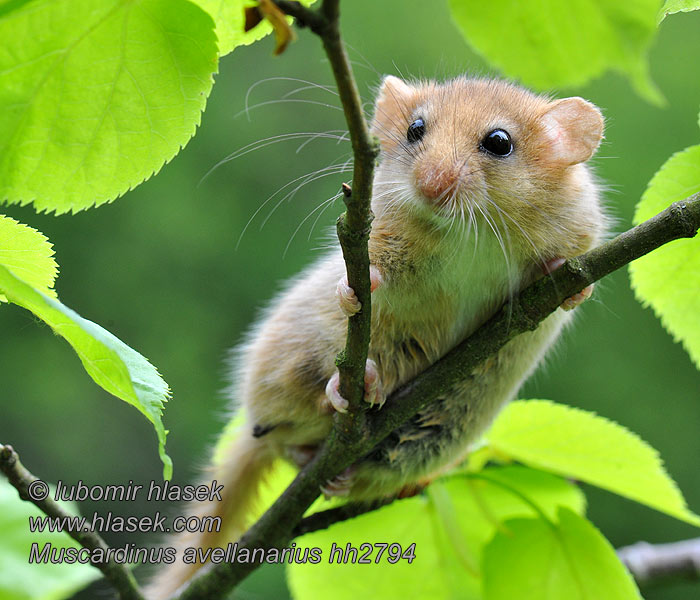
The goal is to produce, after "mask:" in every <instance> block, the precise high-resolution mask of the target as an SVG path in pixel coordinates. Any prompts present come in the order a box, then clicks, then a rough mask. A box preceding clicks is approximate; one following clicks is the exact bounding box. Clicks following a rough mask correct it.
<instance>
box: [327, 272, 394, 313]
mask: <svg viewBox="0 0 700 600" xmlns="http://www.w3.org/2000/svg"><path fill="white" fill-rule="evenodd" d="M369 281H370V290H371V291H374V290H376V289H377V288H378V287H379V285H380V284H381V283H382V276H381V273H380V272H379V269H377V267H375V266H374V265H370V267H369ZM335 294H336V296H337V297H338V304H339V305H340V310H342V311H343V314H344V315H345V316H346V317H352V316H353V315H356V314H357V313H358V312H360V309H361V308H362V303H361V302H360V301H359V300H358V299H357V296H356V295H355V290H353V289H352V288H351V287H350V285H349V284H348V276H347V275H343V276H342V277H341V278H340V281H338V285H337V286H336V288H335Z"/></svg>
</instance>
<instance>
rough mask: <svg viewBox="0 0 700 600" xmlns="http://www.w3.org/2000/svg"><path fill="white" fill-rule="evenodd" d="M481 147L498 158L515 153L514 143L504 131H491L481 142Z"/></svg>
mask: <svg viewBox="0 0 700 600" xmlns="http://www.w3.org/2000/svg"><path fill="white" fill-rule="evenodd" d="M481 147H482V148H483V149H484V150H486V151H487V152H490V153H491V154H495V155H496V156H508V155H509V154H510V153H511V152H512V151H513V142H512V141H511V140H510V136H509V135H508V132H507V131H505V130H503V129H494V130H493V131H489V132H488V133H487V134H486V135H485V136H484V139H483V140H481Z"/></svg>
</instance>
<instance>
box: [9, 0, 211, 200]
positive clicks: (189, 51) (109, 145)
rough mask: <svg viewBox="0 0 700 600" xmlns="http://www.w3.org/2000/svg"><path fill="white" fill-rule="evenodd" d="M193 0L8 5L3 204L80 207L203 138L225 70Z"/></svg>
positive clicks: (124, 187)
mask: <svg viewBox="0 0 700 600" xmlns="http://www.w3.org/2000/svg"><path fill="white" fill-rule="evenodd" d="M213 28H214V23H213V22H212V20H211V18H210V17H209V15H208V14H206V13H205V12H204V11H203V10H201V9H200V8H199V7H197V6H195V5H193V4H192V3H190V2H187V1H186V0H99V1H96V0H33V1H31V2H10V3H6V4H5V5H4V10H2V11H0V39H2V40H3V43H2V46H1V47H0V201H2V200H6V201H8V202H19V203H22V204H26V203H28V202H34V205H35V207H36V208H37V210H49V211H51V210H55V211H56V213H64V212H67V211H73V212H75V211H79V210H82V209H85V208H88V207H90V206H94V205H99V204H102V203H104V202H109V201H111V200H113V199H114V198H116V197H117V196H119V195H121V194H123V193H125V192H126V191H128V190H129V189H131V188H132V187H134V186H136V185H138V184H139V183H141V182H142V181H143V180H145V179H147V178H149V177H150V176H151V175H153V174H154V173H155V172H157V171H158V170H159V169H160V168H161V167H162V166H163V164H164V163H165V162H167V161H169V160H170V159H172V158H173V157H174V156H175V155H176V154H177V153H178V152H179V150H180V148H181V147H182V146H184V145H185V144H186V143H187V141H188V140H189V139H190V138H191V137H192V136H193V135H194V132H195V129H196V127H197V125H198V124H199V121H200V114H201V112H202V110H203V109H204V106H205V103H206V99H207V96H208V95H209V92H210V91H211V86H212V83H213V79H212V74H213V73H214V72H215V71H216V69H217V49H216V38H215V35H214V31H213Z"/></svg>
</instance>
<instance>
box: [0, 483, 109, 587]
mask: <svg viewBox="0 0 700 600" xmlns="http://www.w3.org/2000/svg"><path fill="white" fill-rule="evenodd" d="M60 504H61V506H63V507H64V508H65V509H66V510H68V511H69V512H70V513H71V514H77V512H76V509H75V507H74V506H73V505H72V504H70V503H66V502H61V503H60ZM38 516H42V513H41V511H40V510H39V509H38V508H36V507H35V506H34V505H33V504H31V503H29V502H23V501H22V500H20V498H19V495H18V494H17V490H16V489H15V488H13V487H12V486H11V485H10V484H9V483H8V482H7V481H6V480H5V479H4V478H0V531H2V544H0V564H2V568H1V569H0V598H2V599H3V600H61V599H63V598H72V597H73V595H74V594H75V593H76V592H77V591H78V590H80V589H82V588H84V587H85V586H86V585H88V584H89V583H90V582H91V581H94V580H96V579H99V578H100V577H101V574H100V572H99V571H98V570H97V569H95V568H94V567H92V566H90V565H89V564H80V563H74V564H53V563H51V562H49V563H47V564H44V563H39V564H37V563H34V564H29V553H30V550H31V546H32V543H36V544H38V545H39V551H41V549H42V548H43V547H44V544H47V543H49V544H51V545H52V546H54V547H56V548H78V547H79V545H78V543H77V542H75V541H73V540H72V539H71V538H70V537H68V535H67V534H66V533H63V532H53V533H52V532H49V531H48V530H47V531H44V532H42V533H32V532H30V531H29V517H38Z"/></svg>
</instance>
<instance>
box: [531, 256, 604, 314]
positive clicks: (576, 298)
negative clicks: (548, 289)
mask: <svg viewBox="0 0 700 600" xmlns="http://www.w3.org/2000/svg"><path fill="white" fill-rule="evenodd" d="M564 262H565V260H564V259H563V258H553V259H552V260H550V261H547V262H546V263H545V265H544V267H543V271H544V272H545V274H549V273H551V272H552V271H555V270H556V269H558V268H559V267H561V266H562V265H563V264H564ZM592 294H593V284H591V285H589V286H586V287H585V288H583V289H582V290H581V291H580V292H579V293H578V294H574V295H573V296H571V297H570V298H567V299H566V300H564V302H562V303H561V304H560V305H559V306H560V307H561V308H562V309H563V310H572V309H574V308H576V307H577V306H578V305H579V304H582V303H583V302H585V301H586V300H588V299H589V298H590V297H591V295H592Z"/></svg>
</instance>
